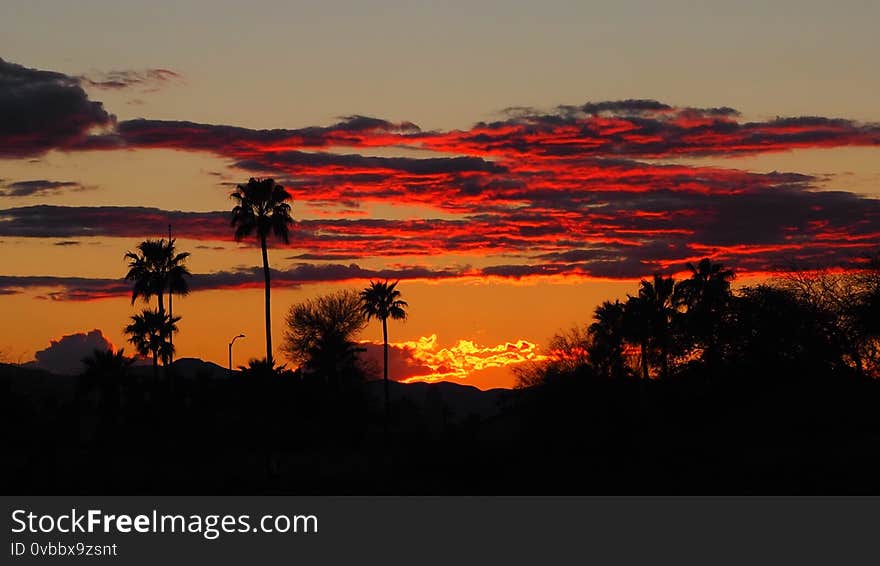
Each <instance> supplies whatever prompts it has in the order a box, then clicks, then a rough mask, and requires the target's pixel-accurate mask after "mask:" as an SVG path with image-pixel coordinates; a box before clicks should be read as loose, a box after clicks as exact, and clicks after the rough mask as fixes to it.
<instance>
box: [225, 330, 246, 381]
mask: <svg viewBox="0 0 880 566" xmlns="http://www.w3.org/2000/svg"><path fill="white" fill-rule="evenodd" d="M239 338H244V334H239V335H238V336H233V337H232V342H230V343H229V375H232V345H233V344H235V341H236V340H238V339H239Z"/></svg>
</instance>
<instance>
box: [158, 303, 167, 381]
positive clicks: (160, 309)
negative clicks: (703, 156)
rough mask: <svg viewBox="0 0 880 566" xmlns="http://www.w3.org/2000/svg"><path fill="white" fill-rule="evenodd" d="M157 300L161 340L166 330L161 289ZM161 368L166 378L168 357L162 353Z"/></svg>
mask: <svg viewBox="0 0 880 566" xmlns="http://www.w3.org/2000/svg"><path fill="white" fill-rule="evenodd" d="M156 296H157V297H158V299H159V317H160V318H161V320H162V321H163V322H162V329H161V335H162V338H163V339H164V338H165V334H166V329H165V324H164V321H165V295H164V293H163V289H159V293H158V294H157V295H156ZM162 367H164V368H165V377H168V355H167V354H165V353H164V352H163V353H162Z"/></svg>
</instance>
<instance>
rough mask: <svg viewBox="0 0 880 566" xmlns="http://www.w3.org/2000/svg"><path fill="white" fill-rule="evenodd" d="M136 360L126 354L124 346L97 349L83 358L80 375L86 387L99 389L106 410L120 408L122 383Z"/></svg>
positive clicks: (112, 410)
mask: <svg viewBox="0 0 880 566" xmlns="http://www.w3.org/2000/svg"><path fill="white" fill-rule="evenodd" d="M134 360H135V359H134V358H130V357H128V356H126V355H125V350H124V349H122V348H120V349H119V350H116V351H113V348H109V349H107V350H97V349H96V350H94V351H93V352H92V354H91V355H90V356H87V357H85V358H83V359H82V363H83V372H82V374H81V376H80V377H81V379H82V384H83V386H84V389H86V390H90V389H94V388H97V389H98V391H99V392H100V396H101V405H102V407H103V408H104V410H105V411H107V412H111V413H112V412H115V411H117V410H118V409H119V408H120V405H121V404H122V403H121V395H122V385H123V383H124V382H125V381H126V378H127V377H128V374H129V372H130V370H131V366H132V364H134Z"/></svg>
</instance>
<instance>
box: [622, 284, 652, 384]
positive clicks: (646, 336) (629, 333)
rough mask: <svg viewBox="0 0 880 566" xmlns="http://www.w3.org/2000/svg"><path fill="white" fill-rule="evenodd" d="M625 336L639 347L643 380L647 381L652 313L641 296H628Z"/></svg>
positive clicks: (625, 312) (624, 322) (624, 315)
mask: <svg viewBox="0 0 880 566" xmlns="http://www.w3.org/2000/svg"><path fill="white" fill-rule="evenodd" d="M622 323H623V336H624V337H625V338H626V341H627V342H629V343H631V344H635V345H637V346H638V347H639V362H640V363H639V365H640V366H641V373H642V380H644V381H647V380H648V377H649V376H650V360H649V359H648V352H649V351H650V347H649V342H650V340H651V335H652V334H651V333H652V326H651V314H650V312H649V309H648V306H647V302H646V301H645V300H644V299H642V298H641V297H627V300H626V303H625V305H624V309H623V320H622Z"/></svg>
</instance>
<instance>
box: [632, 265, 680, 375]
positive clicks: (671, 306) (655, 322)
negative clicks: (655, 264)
mask: <svg viewBox="0 0 880 566" xmlns="http://www.w3.org/2000/svg"><path fill="white" fill-rule="evenodd" d="M680 305H681V297H680V295H679V294H678V293H677V292H676V285H675V280H674V279H673V278H671V277H663V276H662V275H659V274H655V275H654V278H653V280H652V281H647V280H644V279H643V280H642V281H641V284H640V286H639V295H638V299H637V300H636V301H631V302H628V303H627V307H628V308H631V309H632V310H633V312H632V313H630V317H628V318H629V320H628V322H629V324H630V325H631V326H630V330H631V331H632V330H635V331H636V332H635V333H636V335H637V337H638V339H639V342H638V343H639V344H640V346H641V348H642V358H643V361H642V364H643V366H642V368H643V369H642V373H643V377H644V378H647V367H646V365H645V361H644V358H645V357H646V356H651V355H655V356H656V357H658V358H659V361H660V375H661V376H662V377H666V376H668V375H669V361H670V355H671V349H672V339H673V324H675V322H676V316H677V315H678V313H679V311H678V308H679V306H680ZM645 331H647V332H648V336H647V338H646V336H645ZM651 346H653V347H651Z"/></svg>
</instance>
